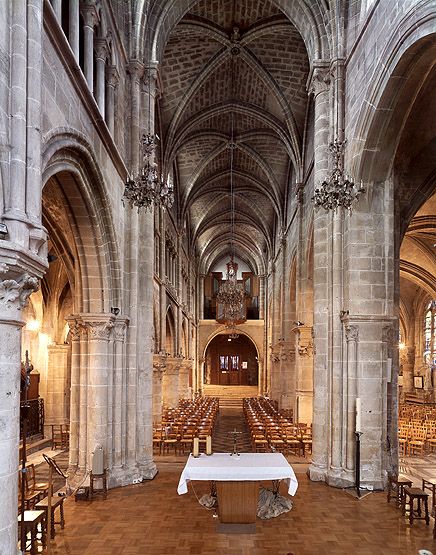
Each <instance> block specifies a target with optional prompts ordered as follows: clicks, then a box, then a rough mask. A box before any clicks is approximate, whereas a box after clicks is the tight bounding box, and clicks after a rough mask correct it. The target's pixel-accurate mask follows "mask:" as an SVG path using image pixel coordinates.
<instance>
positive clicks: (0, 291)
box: [0, 265, 39, 310]
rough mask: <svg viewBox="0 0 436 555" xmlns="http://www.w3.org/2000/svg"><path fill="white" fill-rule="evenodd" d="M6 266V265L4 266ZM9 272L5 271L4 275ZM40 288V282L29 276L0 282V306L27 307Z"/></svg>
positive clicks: (24, 275)
mask: <svg viewBox="0 0 436 555" xmlns="http://www.w3.org/2000/svg"><path fill="white" fill-rule="evenodd" d="M4 266H6V265H4ZM6 271H7V270H5V269H3V272H2V273H5V272H6ZM38 288H39V280H38V278H36V277H33V276H30V275H29V274H23V275H22V276H21V277H20V278H16V279H4V280H0V306H1V305H3V306H5V307H6V308H9V309H12V308H18V309H19V310H20V309H22V308H24V307H25V306H26V305H27V300H28V298H29V297H30V295H31V294H32V293H33V292H34V291H37V290H38Z"/></svg>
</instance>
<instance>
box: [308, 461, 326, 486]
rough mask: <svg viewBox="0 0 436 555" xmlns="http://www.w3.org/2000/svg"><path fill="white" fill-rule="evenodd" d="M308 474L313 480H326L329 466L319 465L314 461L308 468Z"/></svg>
mask: <svg viewBox="0 0 436 555" xmlns="http://www.w3.org/2000/svg"><path fill="white" fill-rule="evenodd" d="M307 475H308V476H309V479H310V480H312V482H325V481H326V475H327V468H326V467H325V466H317V465H316V464H313V463H312V464H311V465H310V466H309V468H308V469H307Z"/></svg>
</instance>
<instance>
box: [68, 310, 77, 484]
mask: <svg viewBox="0 0 436 555" xmlns="http://www.w3.org/2000/svg"><path fill="white" fill-rule="evenodd" d="M67 322H68V325H69V327H70V338H71V390H70V451H69V455H70V460H69V469H68V474H69V475H71V476H72V475H73V474H74V473H75V472H76V471H77V466H78V464H79V422H80V325H79V323H78V322H77V319H76V318H75V317H74V316H71V317H70V318H67Z"/></svg>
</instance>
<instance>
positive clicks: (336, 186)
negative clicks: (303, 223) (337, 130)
mask: <svg viewBox="0 0 436 555" xmlns="http://www.w3.org/2000/svg"><path fill="white" fill-rule="evenodd" d="M346 142H347V141H346V140H344V141H339V140H338V139H335V140H334V142H333V143H330V147H329V148H330V152H331V154H332V158H333V169H332V172H331V174H330V177H329V179H327V180H325V181H323V182H322V183H321V187H320V188H319V189H315V195H314V196H313V197H312V200H313V201H314V204H315V207H317V208H318V207H320V206H322V207H323V208H324V210H327V211H328V210H333V211H335V210H337V209H338V208H339V207H340V206H342V208H345V209H347V210H349V211H350V212H351V210H352V208H353V205H354V204H355V202H357V200H358V198H359V197H360V195H361V194H362V193H364V192H365V189H364V188H363V186H362V183H361V184H360V186H356V185H355V184H354V182H353V181H352V180H351V178H350V177H349V176H347V174H345V173H344V162H343V161H344V150H345V143H346Z"/></svg>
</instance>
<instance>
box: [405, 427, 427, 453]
mask: <svg viewBox="0 0 436 555" xmlns="http://www.w3.org/2000/svg"><path fill="white" fill-rule="evenodd" d="M426 440H427V430H426V429H425V427H424V426H421V427H420V428H415V429H414V428H412V432H411V437H410V440H409V455H414V454H416V452H417V451H418V452H419V454H420V455H421V456H422V455H424V453H425V445H426Z"/></svg>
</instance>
